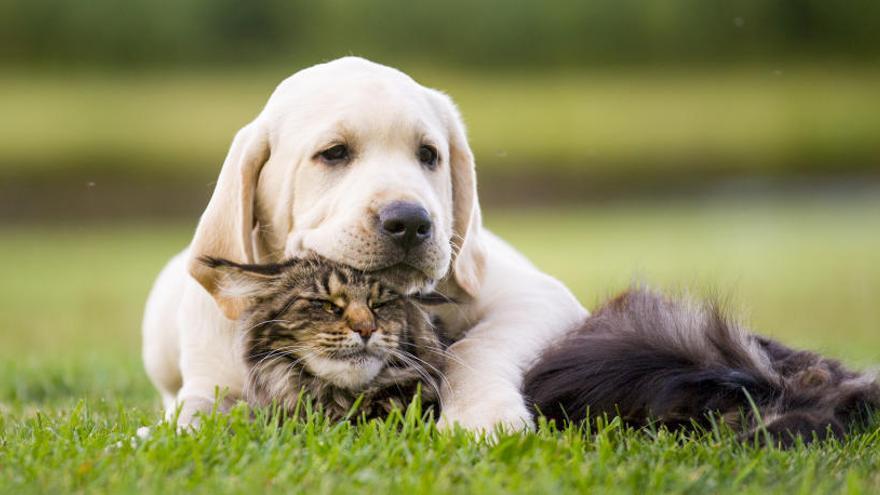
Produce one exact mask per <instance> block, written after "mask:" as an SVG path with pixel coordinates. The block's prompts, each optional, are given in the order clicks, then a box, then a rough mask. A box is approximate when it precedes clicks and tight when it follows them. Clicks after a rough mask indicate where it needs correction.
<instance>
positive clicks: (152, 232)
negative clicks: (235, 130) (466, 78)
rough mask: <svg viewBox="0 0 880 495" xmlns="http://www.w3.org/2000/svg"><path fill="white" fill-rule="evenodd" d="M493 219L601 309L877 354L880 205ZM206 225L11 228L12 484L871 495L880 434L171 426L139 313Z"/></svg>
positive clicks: (0, 469)
mask: <svg viewBox="0 0 880 495" xmlns="http://www.w3.org/2000/svg"><path fill="white" fill-rule="evenodd" d="M486 221H487V224H488V226H489V227H490V228H492V229H493V230H495V231H496V232H497V233H499V234H501V235H503V236H504V237H506V238H507V239H508V240H510V241H511V242H512V243H513V244H515V245H516V246H517V247H519V248H520V249H521V250H523V251H524V252H525V253H526V254H527V255H529V256H530V257H531V258H532V259H533V260H534V261H535V263H536V264H538V265H539V266H540V267H541V268H543V269H545V270H546V271H548V272H550V273H552V274H554V275H556V276H557V277H559V278H560V279H562V280H563V281H564V282H565V283H567V284H568V285H569V286H570V287H571V288H572V290H573V291H574V292H575V293H576V294H577V296H578V297H579V298H580V300H581V301H582V302H583V303H584V304H585V305H586V306H587V307H590V308H592V307H594V306H595V305H596V303H597V302H598V301H600V300H602V299H603V298H605V297H606V296H608V295H610V294H612V293H613V292H614V291H615V290H618V289H621V288H623V287H625V286H626V285H627V284H629V283H631V282H633V281H640V282H647V283H650V284H653V285H656V286H659V287H663V288H667V289H670V290H683V289H689V290H691V291H694V292H697V293H716V294H721V295H722V296H723V297H725V298H726V299H727V300H729V301H731V306H732V307H733V308H735V309H736V310H737V311H738V312H739V313H740V314H742V315H743V317H744V318H745V320H746V321H747V322H749V323H750V324H752V326H753V328H755V329H757V330H758V331H761V332H764V333H767V334H771V335H774V336H777V337H779V338H782V339H784V340H785V341H786V342H789V343H791V344H795V345H800V346H807V347H810V348H813V349H818V350H822V351H824V352H827V353H829V354H831V355H833V356H835V357H839V358H841V359H844V360H846V361H847V362H849V363H852V364H854V365H856V366H858V367H865V366H870V365H872V364H876V363H880V304H878V303H880V199H877V198H861V199H859V198H838V199H836V200H821V199H812V200H811V199H805V198H789V199H786V200H781V199H779V200H773V201H769V200H766V201H765V200H753V201H741V202H739V201H734V200H725V201H720V202H707V203H699V204H695V203H691V202H682V203H670V204H662V205H661V204H632V205H615V206H606V207H602V206H591V207H581V208H577V209H565V210H559V209H556V210H549V209H548V210H492V211H489V212H487V213H486ZM192 227H193V225H192V224H180V225H155V224H126V225H89V226H75V225H66V226H62V225H56V226H28V227H3V228H0V259H2V260H3V265H2V266H3V277H2V278H0V328H2V333H0V491H2V492H8V493H26V492H50V493H51V492H59V491H75V490H76V491H84V492H94V491H98V492H105V491H110V492H120V491H122V492H138V493H145V492H166V493H176V492H180V491H184V490H190V489H196V490H197V491H198V492H203V493H221V492H233V491H248V492H253V491H258V490H273V491H279V492H291V491H292V492H308V493H356V492H369V493H376V492H380V491H386V492H392V491H393V492H401V493H419V492H429V491H442V492H451V493H484V492H485V493H502V492H503V493H510V492H521V493H553V492H556V491H560V490H561V491H569V492H582V491H584V490H588V489H602V490H603V491H608V492H645V491H650V490H668V491H676V492H688V493H720V492H726V493H767V492H780V493H782V492H785V493H794V492H797V493H815V492H817V491H819V492H827V491H833V492H847V493H862V492H864V493H870V492H876V491H877V490H880V475H878V474H877V473H880V430H874V431H873V432H872V433H867V434H865V435H861V436H859V437H857V438H855V439H852V440H851V441H850V442H847V443H846V444H845V445H842V446H841V445H838V444H829V445H824V446H817V447H811V448H802V449H796V450H795V451H793V452H780V451H776V450H756V449H752V448H749V447H743V446H741V445H738V444H736V442H734V441H733V440H732V439H730V438H728V437H727V436H725V434H724V433H723V432H721V433H717V434H716V433H711V432H710V433H708V434H706V435H703V436H701V435H697V436H696V437H694V438H678V437H676V436H674V435H670V434H667V433H663V432H634V431H627V430H626V429H624V428H621V427H620V426H619V425H617V424H616V423H612V424H611V425H609V426H608V427H607V428H605V429H604V430H602V431H601V432H600V433H599V434H597V435H592V434H584V432H578V431H576V430H574V429H569V430H567V431H565V432H564V433H558V432H555V431H553V430H552V429H543V430H542V431H540V432H539V433H538V434H535V435H525V436H511V437H503V436H502V437H501V439H500V440H499V441H498V442H497V443H494V444H493V443H486V442H479V441H475V440H472V439H470V438H469V437H467V436H465V435H442V434H437V433H436V432H435V431H433V430H432V429H431V428H430V426H428V425H426V424H425V423H423V422H421V421H418V420H416V419H414V418H412V417H411V418H409V419H407V420H400V422H394V421H390V422H389V423H387V424H382V423H373V424H368V425H361V426H357V425H350V424H342V425H328V424H324V423H322V422H321V421H320V420H317V419H314V420H311V421H308V422H305V423H290V424H288V425H287V426H285V429H283V430H280V431H279V430H277V429H275V428H272V427H264V426H258V425H254V424H250V423H249V422H248V421H246V420H245V418H244V416H243V415H241V414H240V415H239V416H236V418H234V419H233V420H232V421H231V423H230V422H228V421H226V420H225V419H216V420H215V421H209V422H208V427H206V428H205V429H204V430H202V431H200V432H198V433H197V434H195V435H182V436H176V435H175V434H174V432H173V430H172V429H171V428H170V427H167V426H161V427H158V428H154V430H153V434H152V436H151V437H150V438H148V439H132V437H133V436H134V435H135V430H136V429H137V428H138V427H140V426H143V425H152V424H154V423H155V422H156V421H158V419H159V418H160V412H159V404H158V398H157V397H156V396H155V394H154V392H153V391H152V389H151V387H150V385H149V383H148V381H147V379H146V377H145V375H144V373H143V371H142V369H141V362H140V356H139V320H140V317H141V310H142V305H143V301H144V299H145V297H146V294H147V291H148V289H149V286H150V284H151V281H152V277H153V276H154V275H155V274H156V273H157V272H158V270H159V269H160V268H161V266H162V264H163V263H164V261H165V260H166V259H167V258H168V257H170V256H171V255H172V254H173V253H175V252H176V251H177V250H179V249H180V248H182V247H183V246H184V245H185V243H186V242H187V241H188V239H189V237H190V235H191V231H192Z"/></svg>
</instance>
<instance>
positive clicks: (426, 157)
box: [143, 57, 587, 430]
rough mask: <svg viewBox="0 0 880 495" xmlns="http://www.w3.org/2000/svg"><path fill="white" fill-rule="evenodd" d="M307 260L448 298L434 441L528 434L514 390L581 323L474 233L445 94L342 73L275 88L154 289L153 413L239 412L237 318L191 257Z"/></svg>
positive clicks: (148, 355)
mask: <svg viewBox="0 0 880 495" xmlns="http://www.w3.org/2000/svg"><path fill="white" fill-rule="evenodd" d="M307 252H314V253H317V254H319V255H321V256H324V257H326V258H329V259H331V260H335V261H338V262H341V263H345V264H348V265H351V266H354V267H355V268H359V269H363V270H370V271H374V270H385V271H388V272H389V273H392V274H393V275H394V276H396V277H397V278H398V279H399V280H404V281H405V283H406V285H407V286H408V289H409V290H410V291H419V290H427V289H432V288H435V289H437V290H438V291H440V292H441V293H443V294H446V295H449V296H451V297H453V298H454V299H455V301H456V304H454V305H447V306H446V307H440V309H439V310H438V314H437V316H438V317H439V318H441V319H442V320H443V321H444V323H445V325H446V326H447V328H448V329H450V331H452V332H457V333H458V334H460V335H464V338H463V339H462V340H460V341H459V342H457V343H456V344H455V345H453V346H452V347H451V348H450V351H451V353H452V354H453V356H452V357H451V359H450V363H449V369H448V383H447V384H446V386H445V388H444V390H443V391H442V393H443V398H442V415H441V418H440V423H441V425H442V426H447V427H448V426H450V425H452V424H456V423H457V424H460V425H461V426H463V427H465V428H468V429H472V430H487V429H490V428H493V427H494V426H495V425H501V426H503V427H506V428H509V429H521V428H529V427H531V426H532V424H533V423H532V418H531V417H530V414H529V412H528V410H527V409H526V406H525V403H524V401H523V397H522V394H521V392H520V386H521V381H522V375H523V372H524V369H525V368H526V367H527V366H528V364H529V363H530V362H531V361H532V360H533V359H534V358H536V356H537V355H538V353H539V352H540V351H541V349H542V347H543V346H544V345H545V344H546V343H547V342H549V341H550V340H552V339H553V338H554V337H556V336H558V335H560V334H562V333H563V332H565V331H566V330H568V329H570V328H571V327H572V326H574V325H575V324H577V323H578V322H579V321H581V320H582V319H583V318H584V317H585V316H586V314H587V312H586V310H585V309H584V308H583V307H582V306H581V305H580V304H579V303H578V302H577V300H576V299H575V298H574V297H573V296H572V294H571V293H570V292H569V291H568V290H567V289H566V288H565V287H564V286H563V285H562V284H561V283H559V282H558V281H557V280H555V279H553V278H551V277H549V276H547V275H545V274H543V273H541V272H540V271H538V270H537V269H536V268H535V267H534V266H533V265H532V264H530V263H529V261H528V260H526V258H524V257H523V256H522V255H520V254H519V253H517V252H516V251H515V250H514V249H512V248H511V247H510V246H508V245H507V244H505V243H504V242H503V241H502V240H501V239H499V238H497V237H495V236H493V235H492V234H490V233H489V232H488V231H486V230H485V229H484V228H483V226H482V224H481V219H480V209H479V204H478V201H477V187H476V176H475V172H474V159H473V155H472V154H471V150H470V148H469V146H468V143H467V140H466V137H465V131H464V127H463V124H462V122H461V118H460V117H459V115H458V112H457V110H456V108H455V106H454V105H453V103H452V102H451V100H450V99H449V98H448V97H447V96H446V95H444V94H442V93H440V92H438V91H435V90H432V89H428V88H425V87H423V86H421V85H419V84H418V83H416V82H415V81H414V80H413V79H411V78H410V77H409V76H407V75H405V74H403V73H402V72H399V71H397V70H395V69H392V68H389V67H385V66H382V65H378V64H375V63H373V62H369V61H367V60H364V59H360V58H355V57H346V58H342V59H339V60H335V61H333V62H329V63H326V64H321V65H317V66H314V67H311V68H308V69H305V70H302V71H300V72H298V73H296V74H294V75H293V76H291V77H290V78H288V79H287V80H285V81H283V82H282V83H281V84H280V85H279V86H278V88H277V89H276V90H275V92H274V93H273V94H272V96H271V97H270V98H269V101H268V103H267V104H266V106H265V108H264V109H263V110H262V112H260V114H259V115H258V116H257V117H256V118H255V119H254V121H253V122H251V123H250V124H248V125H246V126H245V127H244V128H243V129H241V131H239V132H238V134H237V135H236V136H235V139H234V141H233V143H232V147H231V148H230V150H229V154H228V156H227V157H226V160H225V162H224V163H223V167H222V169H221V170H220V177H219V179H218V181H217V185H216V188H215V190H214V194H213V196H212V197H211V200H210V202H209V204H208V207H207V209H206V210H205V212H204V214H203V215H202V217H201V220H200V221H199V224H198V227H197V228H196V232H195V236H194V238H193V240H192V243H191V244H190V246H189V247H188V248H187V249H186V250H184V251H183V252H182V253H180V254H179V255H177V256H176V257H175V258H173V259H172V260H171V261H170V262H169V264H168V265H167V266H166V267H165V269H164V270H163V271H162V273H161V274H160V275H159V278H158V280H157V281H156V283H155V286H154V287H153V290H152V292H151V294H150V297H149V300H148V301H147V306H146V312H145V315H144V348H143V353H144V361H145V364H146V368H147V372H148V374H149V376H150V378H151V380H152V381H153V383H154V384H155V386H156V387H157V388H158V389H159V391H160V392H161V394H162V397H163V401H164V404H165V407H166V410H167V411H168V413H169V414H173V413H174V412H175V411H176V409H177V407H179V406H180V407H182V409H181V414H180V416H179V417H178V422H179V424H180V425H181V426H185V425H189V424H192V423H193V421H194V420H195V419H196V413H198V412H204V411H210V409H211V408H212V406H213V405H214V404H213V401H214V397H215V390H216V389H218V388H219V389H220V390H225V391H226V393H227V397H228V398H230V399H233V400H234V399H237V398H239V397H240V394H241V393H242V387H243V385H244V381H245V378H246V377H245V368H244V363H243V360H242V358H241V355H240V352H241V350H240V349H239V348H238V346H239V341H240V339H239V338H237V336H236V335H235V332H234V323H233V320H235V318H236V317H237V316H238V314H239V312H240V311H241V310H242V309H243V308H242V301H241V300H240V299H237V298H236V295H235V294H230V293H225V292H223V291H221V290H219V288H218V280H217V279H216V275H215V273H214V272H212V271H211V270H209V269H207V268H206V267H205V266H204V265H202V264H201V263H199V262H198V258H199V257H201V256H205V255H208V256H214V257H219V258H226V259H230V260H234V261H237V262H242V263H253V262H260V263H262V262H268V261H275V260H279V259H282V258H284V257H288V256H295V255H300V254H303V253H307Z"/></svg>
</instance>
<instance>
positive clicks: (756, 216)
mask: <svg viewBox="0 0 880 495" xmlns="http://www.w3.org/2000/svg"><path fill="white" fill-rule="evenodd" d="M347 54H355V55H361V56H365V57H368V58H371V59H373V60H376V61H378V62H381V63H385V64H388V65H392V66H395V67H398V68H401V69H403V70H405V71H407V72H408V73H410V74H411V75H412V76H413V77H414V78H415V79H417V80H418V81H420V82H422V83H423V84H426V85H428V86H432V87H436V88H439V89H442V90H444V91H447V92H448V93H449V94H450V95H451V96H452V97H453V98H454V99H455V100H456V101H457V102H458V104H459V106H460V108H461V111H462V113H463V114H464V117H465V120H466V122H467V124H468V127H469V133H470V138H471V142H472V145H473V148H474V151H475V153H476V155H477V160H478V170H479V174H480V175H479V177H480V194H481V197H482V200H483V202H484V207H485V209H486V211H487V213H486V221H487V224H488V225H489V227H490V228H493V229H495V230H497V231H498V232H499V233H501V234H502V235H504V236H506V237H507V238H508V239H509V240H511V241H512V242H513V243H514V244H515V245H516V246H517V247H519V248H521V249H522V250H523V251H524V252H525V253H526V254H527V255H529V256H530V257H532V258H533V259H534V260H535V261H536V263H537V264H538V265H539V266H541V267H542V268H544V269H545V270H547V271H549V272H550V273H552V274H554V275H556V276H558V277H559V278H561V279H562V280H563V281H564V282H566V283H567V284H569V285H570V287H571V288H572V289H573V290H574V291H575V292H576V294H577V295H578V297H580V299H581V300H582V301H583V302H584V304H585V305H587V306H588V307H593V306H594V305H595V304H596V302H597V301H599V300H601V299H602V298H603V297H605V296H606V295H608V294H610V293H612V292H613V291H614V290H616V289H619V288H621V287H623V286H625V285H626V284H627V283H629V282H631V281H632V280H640V281H646V282H649V283H652V284H655V285H659V286H662V287H668V288H672V289H683V288H690V289H691V290H693V291H696V292H707V291H715V292H719V293H721V294H723V295H725V296H727V297H728V298H729V299H731V300H732V301H733V305H734V307H736V308H739V309H741V311H742V313H741V314H742V315H743V317H744V318H746V319H747V321H749V322H751V323H753V324H754V326H755V327H756V328H757V329H759V330H760V331H763V332H765V333H770V334H773V335H778V336H781V337H783V338H785V339H786V340H788V341H790V342H792V343H794V344H800V345H806V346H810V347H814V348H818V349H822V350H825V351H827V352H830V353H832V354H833V355H836V356H839V357H843V358H846V359H847V360H849V361H852V362H855V363H857V364H860V365H867V364H870V363H876V362H880V304H878V302H880V2H877V1H875V0H853V1H849V2H846V3H837V2H827V1H825V2H823V1H818V0H799V1H796V0H746V1H732V2H713V1H706V0H668V1H663V2H652V1H649V0H643V1H640V0H617V1H612V0H594V1H590V2H524V1H518V0H517V1H500V0H483V1H464V0H448V1H443V2H440V1H426V2H411V3H405V4H403V3H399V2H392V1H390V0H382V1H369V2H344V1H340V0H332V1H324V2H307V1H292V2H291V1H281V0H256V1H249V2H240V1H235V0H217V1H208V0H180V1H177V2H173V3H169V2H156V1H152V0H130V1H127V2H117V1H111V0H94V1H90V2H78V1H74V0H42V1H24V0H12V1H9V0H7V1H5V2H2V3H0V110H2V113H0V115H2V118H0V259H2V260H3V261H2V263H3V265H4V276H3V277H2V278H0V328H2V333H0V363H2V366H0V378H2V380H0V383H2V384H3V387H4V388H2V389H0V406H3V402H16V401H18V402H22V401H23V402H25V403H27V402H30V403H34V402H36V403H39V402H41V401H45V400H50V399H52V398H53V397H54V398H58V397H67V396H77V395H87V396H88V395H92V394H94V395H95V396H98V397H105V396H108V394H109V396H117V397H126V398H127V400H135V399H137V400H142V401H143V403H144V404H153V405H156V401H155V397H154V395H153V393H152V392H151V390H150V388H149V385H148V383H147V382H146V379H145V377H144V376H143V374H142V372H141V371H140V361H139V355H138V352H139V351H138V349H139V321H140V316H141V310H142V305H143V301H144V299H145V297H146V293H147V291H148V289H149V286H150V283H151V282H152V277H153V276H154V275H155V274H156V273H157V272H158V270H159V269H160V268H161V266H162V264H163V263H164V261H165V260H167V259H168V258H169V257H170V256H171V255H172V254H173V253H174V252H176V251H177V250H179V249H180V248H182V247H183V246H184V245H185V244H186V243H187V242H188V240H189V238H190V236H191V233H192V228H193V227H194V224H195V221H196V219H197V218H198V215H199V213H200V211H201V209H202V208H203V207H204V205H205V203H206V202H207V199H208V197H209V195H210V192H211V189H212V186H213V181H214V180H215V178H216V174H217V172H218V170H219V166H220V163H221V162H222V160H223V157H224V156H225V154H226V151H227V148H228V145H229V142H230V140H231V138H232V136H233V134H234V133H235V131H236V130H237V129H238V128H240V127H241V126H242V125H244V124H245V123H246V122H248V121H249V120H250V119H251V118H252V117H253V116H254V115H256V113H257V112H258V111H259V109H260V107H261V105H262V104H263V103H264V101H265V100H266V98H267V97H268V95H269V94H270V92H271V91H272V90H273V88H274V87H275V85H276V84H277V83H278V82H279V81H280V80H282V79H283V78H284V77H286V76H287V75H289V74H291V73H292V72H294V71H296V70H297V69H299V68H302V67H305V66H308V65H312V64H314V63H318V62H321V61H326V60H329V59H332V58H336V57H338V56H342V55H347ZM0 410H2V407H0Z"/></svg>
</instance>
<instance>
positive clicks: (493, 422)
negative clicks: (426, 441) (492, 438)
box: [437, 393, 535, 435]
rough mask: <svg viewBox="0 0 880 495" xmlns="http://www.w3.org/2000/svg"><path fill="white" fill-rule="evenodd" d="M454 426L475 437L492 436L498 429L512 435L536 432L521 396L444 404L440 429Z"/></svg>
mask: <svg viewBox="0 0 880 495" xmlns="http://www.w3.org/2000/svg"><path fill="white" fill-rule="evenodd" d="M455 425H458V426H460V427H462V428H464V429H466V430H468V431H471V432H474V433H478V434H482V433H485V434H490V435H491V434H493V433H495V432H496V430H497V429H499V428H500V429H501V430H503V431H506V432H510V433H513V432H518V431H527V430H534V429H535V423H534V420H533V419H532V414H531V413H530V412H529V410H528V408H527V407H526V405H525V402H524V400H523V397H522V395H520V394H518V393H516V394H508V395H507V396H499V395H495V396H493V397H486V398H485V399H483V400H480V401H474V402H471V403H466V404H461V403H459V404H457V403H455V402H453V403H449V404H446V403H444V404H443V412H442V413H441V414H440V419H439V421H438V422H437V427H438V428H439V429H441V430H452V429H454V428H455Z"/></svg>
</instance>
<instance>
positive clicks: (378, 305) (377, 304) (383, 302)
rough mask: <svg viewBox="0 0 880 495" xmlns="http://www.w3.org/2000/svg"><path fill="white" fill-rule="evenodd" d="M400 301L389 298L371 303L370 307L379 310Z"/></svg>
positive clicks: (395, 298) (396, 298)
mask: <svg viewBox="0 0 880 495" xmlns="http://www.w3.org/2000/svg"><path fill="white" fill-rule="evenodd" d="M398 299H399V298H398V297H388V298H385V299H379V300H377V301H370V302H369V306H370V309H377V308H381V307H382V306H385V305H387V304H389V303H392V302H394V301H396V300H398Z"/></svg>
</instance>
